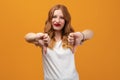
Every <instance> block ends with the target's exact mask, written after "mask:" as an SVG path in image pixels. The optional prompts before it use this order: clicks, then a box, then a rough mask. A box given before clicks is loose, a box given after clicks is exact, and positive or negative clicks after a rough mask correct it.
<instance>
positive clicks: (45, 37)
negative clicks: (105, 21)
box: [25, 4, 93, 80]
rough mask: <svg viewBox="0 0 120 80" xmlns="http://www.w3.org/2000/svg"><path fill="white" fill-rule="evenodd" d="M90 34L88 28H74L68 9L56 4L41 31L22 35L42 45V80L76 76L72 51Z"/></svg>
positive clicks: (88, 37)
mask: <svg viewBox="0 0 120 80" xmlns="http://www.w3.org/2000/svg"><path fill="white" fill-rule="evenodd" d="M92 36H93V32H92V31H91V30H84V31H82V32H74V29H73V28H72V26H71V16H70V14H69V12H68V9H67V8H66V7H65V6H64V5H60V4H58V5H55V6H54V7H52V8H51V9H50V11H49V13H48V19H47V21H46V23H45V29H44V33H28V34H26V35H25V39H26V41H27V42H29V43H33V44H35V45H37V46H40V47H41V48H42V53H43V54H42V55H43V66H44V67H43V69H44V80H79V76H78V73H77V71H76V67H75V62H74V52H75V49H76V47H77V46H79V45H81V44H82V43H83V42H84V41H86V40H88V39H91V38H92Z"/></svg>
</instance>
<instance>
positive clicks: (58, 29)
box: [53, 27, 62, 31]
mask: <svg viewBox="0 0 120 80" xmlns="http://www.w3.org/2000/svg"><path fill="white" fill-rule="evenodd" d="M53 29H54V30H57V31H60V30H62V28H61V27H54V28H53Z"/></svg>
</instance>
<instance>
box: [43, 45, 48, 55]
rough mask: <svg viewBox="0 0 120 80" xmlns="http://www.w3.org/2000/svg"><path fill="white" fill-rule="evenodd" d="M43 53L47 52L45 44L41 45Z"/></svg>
mask: <svg viewBox="0 0 120 80" xmlns="http://www.w3.org/2000/svg"><path fill="white" fill-rule="evenodd" d="M43 53H45V54H46V53H47V46H43Z"/></svg>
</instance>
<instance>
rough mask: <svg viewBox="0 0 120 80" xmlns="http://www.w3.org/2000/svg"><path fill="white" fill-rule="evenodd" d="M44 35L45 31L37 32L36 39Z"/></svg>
mask: <svg viewBox="0 0 120 80" xmlns="http://www.w3.org/2000/svg"><path fill="white" fill-rule="evenodd" d="M43 36H44V34H43V33H37V34H36V39H42V38H43Z"/></svg>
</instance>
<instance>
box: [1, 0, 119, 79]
mask: <svg viewBox="0 0 120 80" xmlns="http://www.w3.org/2000/svg"><path fill="white" fill-rule="evenodd" d="M56 4H64V5H65V6H67V7H68V9H69V12H70V14H71V17H72V26H73V27H74V29H75V31H83V30H85V29H91V30H93V32H94V37H93V38H92V39H91V40H89V41H86V42H85V43H84V44H83V45H82V46H79V47H78V48H77V51H76V53H75V61H76V62H75V63H76V67H77V71H78V73H79V76H80V79H81V80H120V46H119V45H120V36H119V35H120V5H119V4H120V1H119V0H1V1H0V80H43V69H42V67H43V66H42V53H41V49H40V48H39V47H36V46H35V45H33V44H29V43H27V42H26V41H25V40H24V36H25V34H26V33H28V32H35V33H37V32H43V29H44V24H45V21H46V19H47V15H48V11H49V9H50V8H51V7H53V6H54V5H56ZM61 65H62V64H61Z"/></svg>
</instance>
